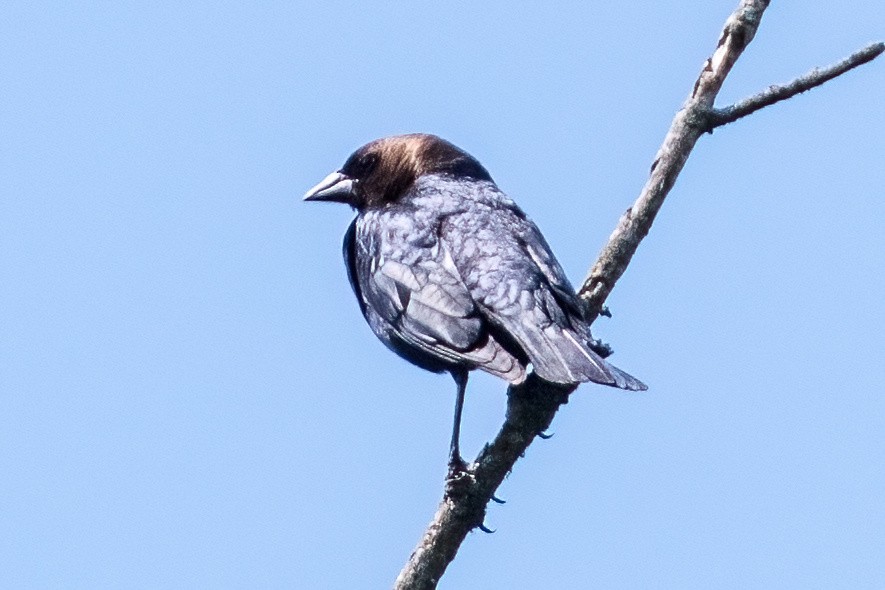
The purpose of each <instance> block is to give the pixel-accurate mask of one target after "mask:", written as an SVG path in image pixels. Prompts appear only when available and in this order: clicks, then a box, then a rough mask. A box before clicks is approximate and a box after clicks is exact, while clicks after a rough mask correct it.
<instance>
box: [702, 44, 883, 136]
mask: <svg viewBox="0 0 885 590" xmlns="http://www.w3.org/2000/svg"><path fill="white" fill-rule="evenodd" d="M883 51H885V43H872V44H870V45H867V46H866V47H864V48H863V49H861V50H860V51H858V52H857V53H853V54H852V55H850V56H848V57H846V58H845V59H843V60H842V61H840V62H839V63H837V64H833V65H831V66H828V67H826V68H823V69H821V68H815V69H813V70H811V71H810V72H808V73H807V74H805V75H804V76H800V77H798V78H796V79H795V80H793V81H792V82H790V83H789V84H785V85H783V86H770V87H769V88H767V89H766V90H763V91H762V92H760V93H759V94H755V95H753V96H751V97H749V98H745V99H744V100H742V101H740V102H737V103H735V104H733V105H729V106H727V107H723V108H720V109H713V111H712V112H711V113H710V118H709V129H708V131H712V130H713V129H715V128H716V127H721V126H722V125H727V124H728V123H733V122H735V121H737V120H738V119H740V118H741V117H746V116H747V115H750V114H752V113H755V112H756V111H758V110H759V109H761V108H764V107H767V106H770V105H773V104H774V103H776V102H780V101H782V100H786V99H788V98H791V97H793V96H796V95H797V94H801V93H803V92H805V91H806V90H811V89H812V88H814V87H815V86H820V85H821V84H823V83H824V82H829V81H830V80H832V79H833V78H835V77H837V76H841V75H842V74H844V73H845V72H847V71H849V70H853V69H854V68H856V67H857V66H860V65H863V64H865V63H867V62H869V61H872V60H874V59H876V58H877V57H879V55H881V54H882V52H883Z"/></svg>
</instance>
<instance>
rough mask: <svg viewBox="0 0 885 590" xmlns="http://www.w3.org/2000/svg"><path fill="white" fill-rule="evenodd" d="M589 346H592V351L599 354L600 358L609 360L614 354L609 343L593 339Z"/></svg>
mask: <svg viewBox="0 0 885 590" xmlns="http://www.w3.org/2000/svg"><path fill="white" fill-rule="evenodd" d="M588 344H589V345H590V350H592V351H593V352H595V353H596V354H598V355H599V356H600V358H608V357H610V356H611V355H612V353H613V352H614V350H613V349H612V347H611V346H609V344H608V342H603V341H602V340H599V339H597V338H593V339H591V340H590V342H589V343H588Z"/></svg>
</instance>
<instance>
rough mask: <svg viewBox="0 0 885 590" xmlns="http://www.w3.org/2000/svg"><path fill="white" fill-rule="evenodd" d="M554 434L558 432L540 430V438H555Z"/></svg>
mask: <svg viewBox="0 0 885 590" xmlns="http://www.w3.org/2000/svg"><path fill="white" fill-rule="evenodd" d="M554 434H556V433H555V432H539V433H538V438H543V439H544V440H550V439H551V438H553V435H554Z"/></svg>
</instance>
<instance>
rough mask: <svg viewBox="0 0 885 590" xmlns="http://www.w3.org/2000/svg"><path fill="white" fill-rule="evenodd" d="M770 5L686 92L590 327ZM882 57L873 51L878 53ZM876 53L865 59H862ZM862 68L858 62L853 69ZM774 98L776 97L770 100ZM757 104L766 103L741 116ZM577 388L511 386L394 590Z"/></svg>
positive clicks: (592, 281)
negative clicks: (489, 435)
mask: <svg viewBox="0 0 885 590" xmlns="http://www.w3.org/2000/svg"><path fill="white" fill-rule="evenodd" d="M768 4H769V0H742V1H741V3H740V5H739V6H738V8H737V10H735V12H734V13H733V14H732V15H731V16H730V17H729V19H728V20H727V21H726V23H725V27H724V29H723V31H722V35H721V36H720V38H719V43H718V45H717V47H716V50H715V51H714V53H713V55H712V56H711V57H710V58H709V59H707V61H706V62H705V63H704V67H703V69H702V71H701V73H700V76H699V77H698V80H697V82H696V83H695V85H694V89H693V90H692V93H691V95H690V96H689V97H688V99H687V100H686V102H685V104H684V105H683V108H682V109H681V110H680V111H679V112H678V113H677V114H676V117H675V118H674V120H673V122H672V124H671V126H670V130H669V131H668V133H667V135H666V137H665V138H664V142H663V145H662V146H661V148H660V149H659V150H658V153H657V155H656V156H655V160H654V163H653V164H652V167H651V174H650V177H649V179H648V182H647V183H646V185H645V187H644V188H643V189H642V192H641V193H640V195H639V198H638V199H637V200H636V202H635V203H634V204H633V206H632V207H631V208H630V209H628V210H627V212H626V213H625V214H624V215H623V216H622V217H621V220H620V221H619V223H618V226H617V228H616V229H615V231H614V233H613V234H612V235H611V237H610V239H609V242H608V244H606V246H605V247H604V248H603V250H602V252H601V253H600V255H599V259H598V260H597V261H596V264H595V265H594V266H593V268H592V270H591V271H590V275H589V276H588V277H587V279H586V280H585V282H584V284H583V285H582V286H581V288H580V289H579V291H578V294H579V295H580V297H581V298H582V299H583V300H584V301H585V303H586V305H587V309H588V312H587V313H588V319H589V320H590V322H592V321H593V320H595V319H596V317H598V315H599V314H600V311H601V310H602V308H603V305H604V303H605V300H606V298H607V297H608V295H609V293H610V292H611V290H612V288H613V287H614V285H615V283H616V282H617V280H618V279H619V278H620V277H621V275H622V274H623V273H624V270H625V269H626V268H627V265H628V264H629V262H630V259H631V258H632V257H633V254H634V253H635V252H636V249H637V248H638V246H639V243H640V242H641V241H642V239H643V238H644V237H645V236H646V235H647V234H648V231H649V229H650V228H651V224H652V222H653V221H654V218H655V215H656V214H657V212H658V210H659V209H660V207H661V205H662V204H663V202H664V199H665V197H666V196H667V193H668V192H669V191H670V189H671V188H672V187H673V184H674V183H675V181H676V177H677V176H678V175H679V172H680V171H681V170H682V167H683V166H684V165H685V162H686V160H687V159H688V156H689V154H690V153H691V150H692V148H694V145H695V143H696V142H697V140H698V138H699V137H700V136H701V135H703V134H704V133H705V132H707V131H709V130H711V129H712V127H711V125H714V126H715V125H716V124H724V122H723V123H718V119H711V117H716V116H717V114H718V111H715V110H714V109H713V104H714V101H715V99H716V96H717V94H718V93H719V90H720V88H721V87H722V84H723V82H724V81H725V78H726V76H727V75H728V73H729V72H730V71H731V68H732V66H733V65H734V63H735V62H736V61H737V59H738V58H739V57H740V55H741V53H742V52H743V50H744V49H745V48H746V46H747V45H748V44H749V43H750V41H752V39H753V37H754V35H755V34H756V30H757V29H758V27H759V22H760V20H761V18H762V13H763V12H764V11H765V9H766V8H767V7H768ZM873 47H875V46H873ZM868 50H870V49H869V48H868ZM865 51H867V50H865ZM870 51H873V50H870ZM881 52H882V50H881V48H879V50H878V53H881ZM861 53H863V52H861ZM878 53H876V54H875V55H870V56H869V57H868V58H867V59H866V61H869V60H870V59H873V58H874V57H876V55H878ZM852 57H854V56H852ZM849 59H851V58H849ZM860 63H863V62H862V61H860V62H858V63H856V64H854V65H852V66H851V67H854V66H856V65H859V64H860ZM851 67H848V68H846V69H844V70H843V71H847V70H848V69H850V68H851ZM829 71H830V69H828V70H826V72H829ZM839 73H842V72H837V73H833V74H832V75H831V76H830V77H834V76H837V75H839ZM827 75H829V74H827ZM827 79H829V78H827ZM823 81H825V80H823ZM823 81H821V82H819V83H822V82H823ZM810 87H811V86H809V88H810ZM800 91H801V90H800ZM794 94H795V93H794ZM784 98H786V97H784ZM750 100H753V99H750ZM776 100H781V98H777V99H775V100H773V101H772V102H776ZM744 102H747V101H744ZM742 104H744V103H739V104H738V105H735V107H734V108H735V109H737V108H738V107H740V106H741V105H742ZM754 104H755V103H754ZM768 104H770V103H768ZM762 106H765V105H764V104H763V105H761V106H757V107H755V108H753V109H751V110H748V111H747V112H746V113H743V114H742V115H740V116H744V115H746V114H749V113H750V112H752V111H753V110H756V108H762ZM735 118H738V117H735ZM732 120H734V119H732ZM714 121H715V124H714ZM575 387H576V386H570V387H567V388H563V387H562V386H556V385H553V384H551V383H547V382H544V381H542V380H540V379H538V378H536V377H535V376H534V374H532V375H530V376H529V378H528V379H527V380H526V382H525V383H524V384H523V385H521V386H519V387H510V389H509V390H508V392H507V395H508V398H507V415H506V418H505V420H504V424H503V426H502V427H501V430H500V431H499V432H498V434H497V435H496V436H495V439H494V440H493V441H492V442H491V443H490V444H488V445H486V446H485V448H484V449H483V450H482V452H480V454H479V456H478V457H477V458H476V460H475V461H474V463H473V464H471V465H470V466H469V467H468V470H467V473H466V474H464V475H462V476H461V477H458V478H455V479H449V480H448V481H447V482H446V491H445V496H444V498H443V500H442V502H441V503H440V505H439V508H438V509H437V512H436V515H435V516H434V517H433V520H432V521H431V523H430V525H429V526H428V528H427V530H426V532H425V533H424V536H423V537H422V538H421V541H420V542H419V543H418V546H417V547H416V548H415V550H414V552H413V553H412V555H411V557H410V558H409V561H408V563H406V565H405V567H404V568H403V570H402V571H401V572H400V574H399V576H398V577H397V580H396V583H395V585H394V590H432V589H433V588H436V585H437V583H438V582H439V579H440V578H441V577H442V575H443V573H445V570H446V567H448V565H449V563H450V562H451V561H452V560H453V559H454V558H455V555H456V553H457V551H458V548H459V547H460V546H461V543H462V542H463V541H464V538H465V537H466V536H467V533H469V532H470V531H471V530H473V529H475V528H479V527H481V526H482V523H483V519H484V517H485V511H486V506H487V505H488V503H489V500H490V499H491V497H492V495H493V494H494V492H495V490H496V489H497V488H498V486H499V485H500V484H501V482H502V481H504V478H505V477H506V476H507V474H508V473H509V472H510V470H511V469H512V468H513V465H514V464H515V463H516V461H517V460H518V459H519V458H520V457H522V456H523V455H524V453H525V451H526V449H527V448H528V447H529V445H530V444H531V443H532V441H533V440H534V439H535V437H536V436H538V434H539V433H542V432H543V431H544V430H546V429H547V428H548V427H549V425H550V423H551V421H552V420H553V417H554V416H555V415H556V412H557V410H558V409H559V407H560V406H561V405H562V404H564V403H566V402H567V401H568V396H569V394H570V393H571V392H572V391H574V389H575Z"/></svg>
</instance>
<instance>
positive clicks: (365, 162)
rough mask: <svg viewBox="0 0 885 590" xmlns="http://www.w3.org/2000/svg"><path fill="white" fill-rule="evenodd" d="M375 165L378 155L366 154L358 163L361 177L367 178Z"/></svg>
mask: <svg viewBox="0 0 885 590" xmlns="http://www.w3.org/2000/svg"><path fill="white" fill-rule="evenodd" d="M377 165H378V154H366V155H365V156H364V157H363V159H362V161H360V172H361V173H362V176H367V175H368V174H369V173H371V172H372V170H374V169H375V166H377Z"/></svg>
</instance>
